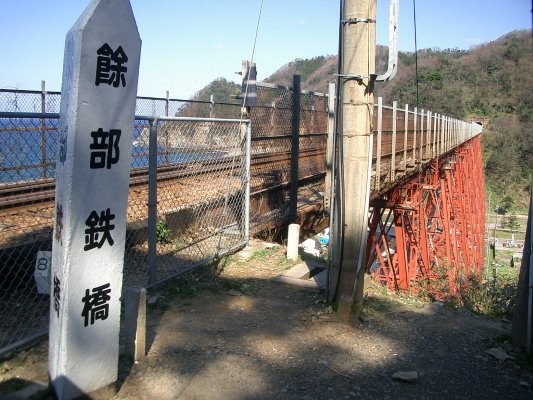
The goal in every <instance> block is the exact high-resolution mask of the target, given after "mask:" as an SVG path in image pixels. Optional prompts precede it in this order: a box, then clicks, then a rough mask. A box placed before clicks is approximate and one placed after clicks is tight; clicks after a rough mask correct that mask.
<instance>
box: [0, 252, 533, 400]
mask: <svg viewBox="0 0 533 400" xmlns="http://www.w3.org/2000/svg"><path fill="white" fill-rule="evenodd" d="M248 254H252V257H251V258H249V259H247V260H243V259H242V258H240V257H239V256H233V257H231V258H230V260H229V261H228V263H227V264H226V266H225V267H224V270H223V271H222V272H221V274H220V275H219V277H217V278H215V277H213V275H212V274H209V273H206V272H201V271H197V272H195V273H193V274H191V275H190V276H188V277H187V280H180V281H177V282H174V283H172V284H169V285H167V286H166V287H165V288H164V289H162V290H161V291H160V292H158V293H156V294H152V295H151V302H153V303H154V304H152V305H151V306H149V315H148V324H149V335H148V336H149V351H148V355H147V358H146V360H145V361H143V362H141V363H138V364H135V365H133V366H132V367H131V368H128V365H129V364H130V363H128V360H126V359H122V360H121V368H120V382H119V383H118V385H117V386H118V388H117V389H118V392H116V394H115V393H113V391H111V390H107V391H102V392H101V393H98V394H96V396H95V398H98V399H107V398H114V399H162V400H164V399H299V400H310V399H351V398H353V399H426V398H427V399H483V400H487V399H532V398H533V376H532V375H531V373H528V372H526V371H525V370H524V369H522V368H521V367H520V366H519V364H520V363H519V360H518V354H515V353H513V351H512V349H511V347H510V346H509V345H508V344H505V342H504V340H505V338H506V337H508V331H509V329H510V324H509V322H506V321H499V320H491V319H487V318H484V317H479V316H475V315H472V314H471V313H469V312H467V311H465V310H457V311H453V310H449V309H447V308H445V307H443V306H439V305H435V304H432V305H431V304H423V303H418V302H417V301H415V300H412V299H408V298H402V297H398V296H395V295H388V294H386V293H385V292H383V291H382V290H381V289H380V288H375V287H374V288H372V287H371V288H370V289H369V290H368V292H367V300H366V303H365V304H366V305H365V308H364V311H363V313H362V316H361V317H360V318H357V319H354V320H353V321H352V322H351V323H350V324H348V325H347V324H344V323H341V322H338V321H337V320H336V318H335V314H333V313H331V309H330V308H329V307H325V305H324V303H323V296H322V295H321V294H320V293H318V292H317V291H312V290H311V291H310V290H306V289H303V288H299V287H294V286H287V285H282V284H279V283H275V282H273V281H272V278H273V277H275V276H277V275H278V274H279V273H280V271H281V270H283V269H284V268H287V266H288V263H287V262H286V261H285V260H284V257H283V249H282V248H265V247H264V246H263V245H262V244H260V243H256V248H255V249H254V250H253V251H252V252H249V253H248ZM493 347H501V348H502V350H503V351H504V353H503V354H504V355H508V356H511V357H513V356H514V357H517V358H509V359H507V360H505V361H501V360H498V359H497V358H495V357H493V356H492V355H490V354H488V353H487V352H486V351H487V350H488V349H490V348H493ZM2 368H3V370H2V369H0V381H3V382H4V383H0V388H3V389H4V391H1V390H0V398H2V397H1V394H2V393H6V391H5V390H6V388H7V383H6V382H8V381H9V379H10V377H11V379H12V378H13V377H14V376H18V377H19V380H22V379H24V380H26V381H32V382H39V381H40V382H43V383H46V344H43V345H41V346H39V347H37V348H35V349H33V350H30V351H28V352H25V353H24V354H21V355H19V356H18V357H16V358H15V359H12V360H8V361H7V362H4V363H3V364H2ZM397 372H411V375H414V374H413V373H414V372H416V375H417V376H416V377H413V376H412V377H411V378H412V380H413V382H404V381H401V380H397V379H394V378H393V375H394V374H395V373H397ZM407 378H409V376H408V377H407ZM12 384H13V380H12ZM12 389H14V388H12ZM37 398H38V399H45V398H48V397H47V396H46V395H44V394H42V395H40V397H37Z"/></svg>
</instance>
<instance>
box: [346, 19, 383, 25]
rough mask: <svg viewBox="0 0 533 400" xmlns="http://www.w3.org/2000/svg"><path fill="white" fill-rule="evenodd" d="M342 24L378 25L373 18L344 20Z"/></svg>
mask: <svg viewBox="0 0 533 400" xmlns="http://www.w3.org/2000/svg"><path fill="white" fill-rule="evenodd" d="M341 22H342V23H343V24H344V25H350V24H357V23H360V22H365V23H367V24H370V23H376V20H375V19H371V18H350V19H342V20H341Z"/></svg>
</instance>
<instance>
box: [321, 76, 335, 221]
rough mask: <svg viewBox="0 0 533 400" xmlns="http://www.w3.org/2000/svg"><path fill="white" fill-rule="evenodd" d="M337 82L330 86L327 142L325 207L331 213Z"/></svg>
mask: <svg viewBox="0 0 533 400" xmlns="http://www.w3.org/2000/svg"><path fill="white" fill-rule="evenodd" d="M334 130H335V84H334V83H330V84H329V87H328V139H327V142H326V190H325V191H324V209H325V210H326V211H327V212H328V213H329V212H330V207H331V198H332V191H331V188H332V186H333V185H332V176H333V174H332V168H333V136H334V134H335V132H334Z"/></svg>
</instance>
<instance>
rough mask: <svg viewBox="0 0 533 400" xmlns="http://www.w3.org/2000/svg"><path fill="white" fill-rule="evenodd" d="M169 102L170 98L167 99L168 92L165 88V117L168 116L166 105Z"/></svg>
mask: <svg viewBox="0 0 533 400" xmlns="http://www.w3.org/2000/svg"><path fill="white" fill-rule="evenodd" d="M169 102H170V99H169V92H168V90H167V95H166V97H165V117H168V106H169Z"/></svg>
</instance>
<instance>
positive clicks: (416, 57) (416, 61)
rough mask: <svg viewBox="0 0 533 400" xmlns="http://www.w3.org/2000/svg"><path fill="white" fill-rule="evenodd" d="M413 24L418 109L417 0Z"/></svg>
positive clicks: (414, 0) (414, 7)
mask: <svg viewBox="0 0 533 400" xmlns="http://www.w3.org/2000/svg"><path fill="white" fill-rule="evenodd" d="M413 23H414V28H415V29H414V31H415V75H416V106H417V107H418V45H417V43H416V0H413Z"/></svg>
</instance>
